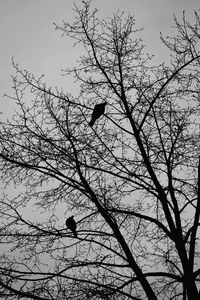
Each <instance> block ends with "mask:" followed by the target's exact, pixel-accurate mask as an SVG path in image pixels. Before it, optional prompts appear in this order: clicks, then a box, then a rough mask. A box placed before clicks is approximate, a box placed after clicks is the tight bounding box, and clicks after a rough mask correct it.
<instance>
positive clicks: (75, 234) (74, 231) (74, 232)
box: [73, 230, 77, 238]
mask: <svg viewBox="0 0 200 300" xmlns="http://www.w3.org/2000/svg"><path fill="white" fill-rule="evenodd" d="M73 235H74V237H75V238H77V232H76V230H73Z"/></svg>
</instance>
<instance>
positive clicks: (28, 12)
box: [0, 0, 200, 111]
mask: <svg viewBox="0 0 200 300" xmlns="http://www.w3.org/2000/svg"><path fill="white" fill-rule="evenodd" d="M74 2H75V3H77V4H80V3H81V0H74ZM93 5H94V6H95V7H97V8H98V9H99V11H100V14H101V15H102V16H104V17H107V16H111V15H112V13H113V12H114V11H116V10H117V9H119V10H124V11H125V12H130V13H134V14H135V17H136V22H137V24H138V27H142V26H144V27H145V29H144V33H143V38H144V43H145V44H146V45H147V46H148V49H149V50H150V51H151V52H155V54H157V55H159V53H163V51H162V50H164V48H162V47H163V46H160V47H161V48H159V46H158V44H159V33H160V31H162V32H163V33H165V32H166V33H169V30H170V26H171V25H172V24H173V14H176V15H177V16H179V17H181V14H182V11H183V10H186V14H187V16H188V18H191V17H192V15H193V12H194V10H195V9H196V10H198V9H199V8H200V2H199V0H123V1H122V0H93ZM72 9H73V0H0V38H1V55H0V66H1V68H0V111H2V110H4V108H6V103H5V98H4V99H3V94H4V93H5V92H7V93H9V92H10V88H11V80H10V75H11V74H13V70H12V67H11V58H12V57H14V59H15V61H16V62H17V63H19V65H20V67H22V68H23V69H27V70H29V71H31V72H33V73H34V74H35V75H41V74H45V81H47V83H49V85H53V86H56V85H57V86H58V87H60V86H63V87H64V90H66V91H67V90H68V89H70V84H69V81H68V82H67V79H66V78H65V77H62V76H61V71H60V70H61V69H62V68H65V67H68V66H69V65H72V63H73V61H75V60H76V59H77V58H78V56H79V52H78V49H77V50H76V49H75V48H73V47H72V41H71V40H69V39H67V38H66V37H65V38H62V37H61V34H60V33H59V32H58V31H55V30H54V25H53V22H55V23H57V24H61V23H62V20H66V21H70V20H72V18H73V10H72ZM160 49H161V50H160Z"/></svg>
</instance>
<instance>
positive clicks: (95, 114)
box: [89, 102, 107, 127]
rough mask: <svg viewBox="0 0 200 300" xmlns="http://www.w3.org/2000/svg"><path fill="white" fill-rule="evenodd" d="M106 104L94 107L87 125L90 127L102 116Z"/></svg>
mask: <svg viewBox="0 0 200 300" xmlns="http://www.w3.org/2000/svg"><path fill="white" fill-rule="evenodd" d="M106 104H107V102H103V103H100V104H96V105H95V107H94V109H93V112H92V116H91V120H90V122H89V125H90V126H91V127H92V126H93V125H94V123H95V121H96V120H97V119H99V118H100V117H101V116H102V115H103V114H104V112H105V106H106Z"/></svg>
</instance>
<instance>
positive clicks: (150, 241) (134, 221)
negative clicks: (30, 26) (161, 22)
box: [0, 1, 200, 300]
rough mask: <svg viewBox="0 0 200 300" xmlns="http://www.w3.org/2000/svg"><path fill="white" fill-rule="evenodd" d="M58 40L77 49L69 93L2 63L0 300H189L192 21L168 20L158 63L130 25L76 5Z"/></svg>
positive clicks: (198, 61)
mask: <svg viewBox="0 0 200 300" xmlns="http://www.w3.org/2000/svg"><path fill="white" fill-rule="evenodd" d="M56 29H57V30H59V31H60V32H61V33H62V35H63V36H64V37H65V36H67V37H70V38H73V39H74V43H75V46H77V45H79V44H80V45H81V46H82V47H83V54H82V56H81V57H80V59H79V64H78V65H77V66H75V67H74V68H73V69H67V70H65V73H66V75H69V76H74V78H75V81H76V82H77V84H78V86H79V88H80V94H79V96H78V97H74V96H73V95H71V94H69V93H66V92H64V91H59V90H58V89H57V88H52V87H48V85H47V83H45V82H44V77H43V76H41V77H37V76H34V75H33V74H31V73H30V72H28V71H27V70H23V69H21V68H20V66H18V64H17V63H15V61H13V67H14V69H15V71H16V76H14V77H13V78H12V81H13V95H11V96H9V98H10V99H12V100H13V101H14V103H15V104H16V107H17V108H16V113H15V114H14V115H13V118H12V119H9V120H7V121H2V122H1V124H0V126H1V129H0V165H1V179H2V181H3V182H4V183H5V185H6V186H7V188H8V189H9V188H13V187H20V188H19V190H20V192H19V193H18V194H17V195H14V196H13V197H12V196H11V195H10V194H9V193H8V194H7V195H6V194H4V195H3V197H2V199H1V202H0V216H1V227H0V230H1V231H0V241H1V245H2V249H1V253H0V255H1V260H0V270H1V273H0V274H1V275H0V295H1V297H4V298H2V299H7V300H10V299H11V300H12V299H16V297H18V299H21V298H24V299H38V300H54V299H56V300H62V299H77V300H78V299H120V300H121V299H135V300H136V299H137V300H139V299H140V300H142V299H149V300H158V299H173V300H174V299H183V300H186V299H188V300H197V299H199V297H200V292H199V285H198V282H199V280H200V266H199V259H200V252H199V225H200V223H199V214H200V163H199V157H200V153H199V148H200V145H199V140H200V139H199V125H200V124H199V123H200V122H199V107H200V51H199V45H200V16H199V14H198V12H195V13H194V20H193V22H192V21H191V22H189V21H187V17H186V15H185V13H183V16H182V19H181V20H178V19H177V18H174V32H175V33H174V36H169V37H164V36H162V35H161V41H162V42H163V43H164V45H165V46H166V47H167V48H168V50H169V53H170V60H169V63H161V64H157V65H156V64H155V63H154V61H155V59H152V57H153V56H151V55H150V54H148V53H146V52H145V51H146V50H145V47H144V44H143V42H142V39H141V37H140V34H141V30H140V29H138V28H137V26H136V22H135V18H134V16H133V15H130V14H128V15H126V14H124V13H119V12H118V13H116V14H114V15H113V17H111V18H109V19H100V18H99V17H98V11H97V9H94V10H93V9H92V8H91V3H90V1H86V2H84V1H83V4H82V6H81V7H78V6H76V5H75V18H74V23H72V24H69V23H67V22H63V24H62V25H61V26H58V25H56ZM104 102H107V105H106V106H105V111H104V112H103V113H101V114H100V115H98V118H97V119H96V120H95V123H94V124H93V126H92V127H91V126H89V122H90V120H91V116H92V113H93V109H94V107H95V105H97V104H101V103H104ZM72 215H73V216H74V220H75V222H76V224H73V225H72V227H73V226H74V227H73V228H75V233H76V234H73V232H72V231H71V230H69V228H67V227H66V219H67V218H69V217H71V216H72ZM70 226H71V225H70ZM70 226H69V227H70Z"/></svg>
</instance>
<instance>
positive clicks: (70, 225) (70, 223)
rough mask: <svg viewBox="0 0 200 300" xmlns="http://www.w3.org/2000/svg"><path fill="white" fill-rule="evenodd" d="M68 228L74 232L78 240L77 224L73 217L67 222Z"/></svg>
mask: <svg viewBox="0 0 200 300" xmlns="http://www.w3.org/2000/svg"><path fill="white" fill-rule="evenodd" d="M66 226H67V228H69V229H70V230H71V231H72V233H73V235H74V237H75V238H76V237H77V232H76V222H75V220H74V216H71V217H69V218H68V219H67V220H66Z"/></svg>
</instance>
